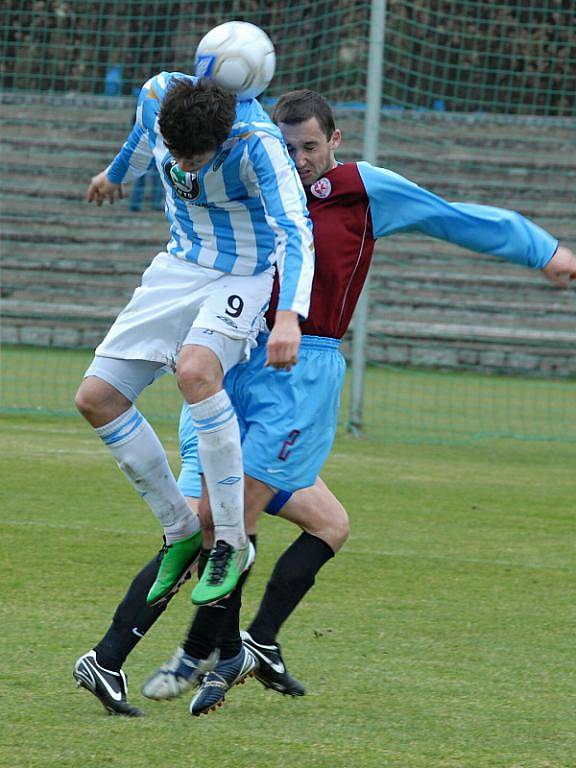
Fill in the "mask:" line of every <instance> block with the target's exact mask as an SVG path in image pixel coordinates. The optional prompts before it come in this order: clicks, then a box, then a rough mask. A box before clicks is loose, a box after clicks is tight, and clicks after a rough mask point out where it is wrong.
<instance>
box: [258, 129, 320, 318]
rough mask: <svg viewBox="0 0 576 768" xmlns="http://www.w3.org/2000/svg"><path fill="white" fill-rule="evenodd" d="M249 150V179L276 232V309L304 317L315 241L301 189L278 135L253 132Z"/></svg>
mask: <svg viewBox="0 0 576 768" xmlns="http://www.w3.org/2000/svg"><path fill="white" fill-rule="evenodd" d="M248 154H249V159H250V164H251V169H250V173H251V176H252V180H253V181H254V182H255V184H256V185H257V187H258V190H259V193H260V201H261V203H262V206H263V208H264V211H265V214H266V220H267V222H268V223H269V225H270V226H271V227H272V229H273V230H274V233H275V235H276V245H277V247H276V263H277V267H278V275H279V281H280V295H279V299H278V309H279V310H292V311H293V312H297V313H298V314H299V315H300V316H301V317H303V318H306V317H307V316H308V309H309V305H310V292H311V289H312V277H313V275H314V241H313V238H312V222H311V221H310V218H309V216H308V209H307V208H306V195H305V193H304V189H303V187H302V184H301V183H300V179H299V177H298V174H297V172H296V169H295V167H294V164H293V162H292V160H291V159H290V157H289V155H288V152H287V150H286V147H285V145H284V142H283V141H281V139H280V138H279V137H276V136H275V135H273V134H272V133H268V132H264V131H258V132H256V133H255V134H254V135H253V136H252V137H251V138H250V140H249V144H248Z"/></svg>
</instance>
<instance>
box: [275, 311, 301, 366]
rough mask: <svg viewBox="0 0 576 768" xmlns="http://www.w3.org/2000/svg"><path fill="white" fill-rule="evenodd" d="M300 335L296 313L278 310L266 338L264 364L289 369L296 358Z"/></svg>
mask: <svg viewBox="0 0 576 768" xmlns="http://www.w3.org/2000/svg"><path fill="white" fill-rule="evenodd" d="M301 336H302V333H301V332H300V323H299V319H298V313H297V312H291V311H289V310H278V311H277V312H276V319H275V321H274V328H272V331H271V332H270V337H269V339H268V354H267V358H266V365H271V366H273V367H274V368H278V369H285V370H288V371H289V370H290V368H292V366H293V365H295V364H296V361H297V359H298V349H299V347H300V338H301Z"/></svg>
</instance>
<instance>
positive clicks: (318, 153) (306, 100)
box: [272, 90, 341, 187]
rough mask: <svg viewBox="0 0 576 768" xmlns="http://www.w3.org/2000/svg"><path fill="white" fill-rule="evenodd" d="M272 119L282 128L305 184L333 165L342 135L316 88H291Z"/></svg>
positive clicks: (317, 177) (291, 155) (307, 185)
mask: <svg viewBox="0 0 576 768" xmlns="http://www.w3.org/2000/svg"><path fill="white" fill-rule="evenodd" d="M272 120H274V122H275V123H276V125H277V126H278V127H279V128H280V130H281V131H282V135H283V136H284V141H285V142H286V146H287V147H288V152H289V153H290V157H291V158H292V160H293V161H294V164H295V165H296V169H297V170H298V173H299V175H300V179H301V180H302V183H303V184H304V186H305V187H309V186H310V185H311V184H313V183H314V182H315V181H317V180H318V179H319V178H320V177H321V176H323V175H324V174H325V173H326V171H329V170H330V169H331V168H334V166H335V165H336V159H335V157H334V150H335V149H337V147H338V145H339V144H340V139H341V134H340V131H339V130H338V128H336V125H335V123H334V115H333V113H332V108H331V107H330V104H328V102H327V101H326V99H325V98H324V97H323V96H321V95H320V94H319V93H316V91H309V90H300V91H289V92H288V93H285V94H283V95H282V96H281V97H280V98H279V99H278V102H277V104H276V106H275V107H274V110H273V112H272Z"/></svg>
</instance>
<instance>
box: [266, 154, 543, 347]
mask: <svg viewBox="0 0 576 768" xmlns="http://www.w3.org/2000/svg"><path fill="white" fill-rule="evenodd" d="M306 196H307V205H308V210H309V211H310V216H311V218H312V223H313V225H314V244H315V250H316V265H315V271H314V279H313V282H312V296H311V301H310V311H309V313H308V319H307V320H306V321H304V323H303V324H302V332H303V333H304V334H311V335H315V336H327V337H330V338H337V339H339V338H342V336H343V335H344V333H345V332H346V330H347V328H348V326H349V324H350V320H351V318H352V314H353V312H354V308H355V307H356V303H357V302H358V298H359V296H360V293H361V291H362V287H363V285H364V282H365V280H366V275H367V273H368V268H369V266H370V262H371V259H372V254H373V251H374V243H375V240H376V239H377V238H379V237H387V236H388V235H393V234H394V233H396V232H421V233H423V234H426V235H430V236H431V237H435V238H439V239H441V240H446V241H447V242H449V243H454V244H456V245H460V246H463V247H464V248H469V249H470V250H473V251H477V252H479V253H489V254H492V255H494V256H500V257H501V258H503V259H507V260H508V261H512V262H515V263H517V264H524V265H525V266H527V267H533V268H536V269H542V267H545V266H546V264H547V263H548V262H549V261H550V259H551V258H552V256H553V255H554V252H555V250H556V248H557V246H558V241H557V240H556V239H555V238H554V237H552V235H550V234H549V233H548V232H546V231H545V230H543V229H541V228H540V227H539V226H537V225H536V224H534V223H533V222H532V221H529V220H528V219H526V218H525V217H524V216H522V215H521V214H519V213H516V212H515V211H508V210H505V209H502V208H494V207H492V206H488V205H477V204H474V203H449V202H447V201H446V200H443V199H442V198H441V197H438V196H437V195H435V194H433V193H432V192H430V191H428V190H427V189H423V188H422V187H419V186H418V185H417V184H414V183H413V182H411V181H409V180H408V179H405V178H404V177H403V176H400V175H399V174H397V173H393V172H392V171H388V170H385V169H384V168H376V167H374V166H372V165H370V164H369V163H364V162H360V163H344V164H342V165H337V166H336V167H335V168H333V169H332V170H330V171H328V172H327V173H326V174H325V175H324V176H323V177H322V178H320V179H318V181H316V182H315V183H314V184H312V186H311V187H310V188H308V189H307V190H306ZM272 306H274V304H273V305H272Z"/></svg>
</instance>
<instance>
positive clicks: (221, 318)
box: [95, 252, 273, 370]
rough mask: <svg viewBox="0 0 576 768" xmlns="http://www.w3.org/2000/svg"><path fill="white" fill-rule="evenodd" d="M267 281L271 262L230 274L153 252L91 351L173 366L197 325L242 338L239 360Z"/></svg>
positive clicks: (263, 302)
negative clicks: (251, 271)
mask: <svg viewBox="0 0 576 768" xmlns="http://www.w3.org/2000/svg"><path fill="white" fill-rule="evenodd" d="M272 282H273V268H271V269H269V270H267V271H266V272H261V273H260V274H258V275H248V276H241V275H230V274H226V273H224V272H219V271H218V270H215V269H208V268H207V267H201V266H199V265H198V264H194V263H191V262H189V261H184V260H182V259H177V258H176V257H174V256H171V255H170V254H168V253H164V252H163V253H159V254H158V255H157V256H156V257H155V258H154V260H153V261H152V263H151V264H150V266H149V267H148V269H147V270H146V271H145V272H144V274H143V275H142V282H141V284H140V286H139V287H138V288H136V290H135V291H134V294H133V296H132V298H131V299H130V301H129V303H128V304H127V305H126V306H125V307H124V309H123V310H122V311H121V312H120V314H119V315H118V317H117V318H116V320H115V321H114V324H113V325H112V327H111V328H110V330H109V331H108V333H107V334H106V337H105V338H104V340H103V341H102V343H101V344H100V345H99V346H98V347H97V348H96V351H95V354H96V355H99V356H103V357H114V358H120V359H122V360H150V361H153V362H157V363H161V364H162V365H166V366H168V367H170V368H171V369H172V370H174V368H175V365H176V361H177V358H178V354H179V353H180V350H181V349H182V347H183V346H184V345H185V344H189V343H194V344H196V343H198V341H197V338H198V331H199V330H200V331H204V330H206V331H208V332H215V333H219V334H222V335H223V336H226V337H228V338H231V339H234V340H237V341H244V342H245V344H244V353H243V355H240V359H239V360H237V361H236V362H240V360H241V359H242V358H244V359H247V358H248V356H249V354H250V348H251V347H253V346H255V343H256V336H257V335H258V331H259V330H260V327H261V324H262V317H263V314H264V312H265V310H266V308H267V306H268V302H269V300H270V293H271V291H272ZM189 337H190V338H189ZM206 346H212V345H211V344H209V343H207V344H206Z"/></svg>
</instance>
